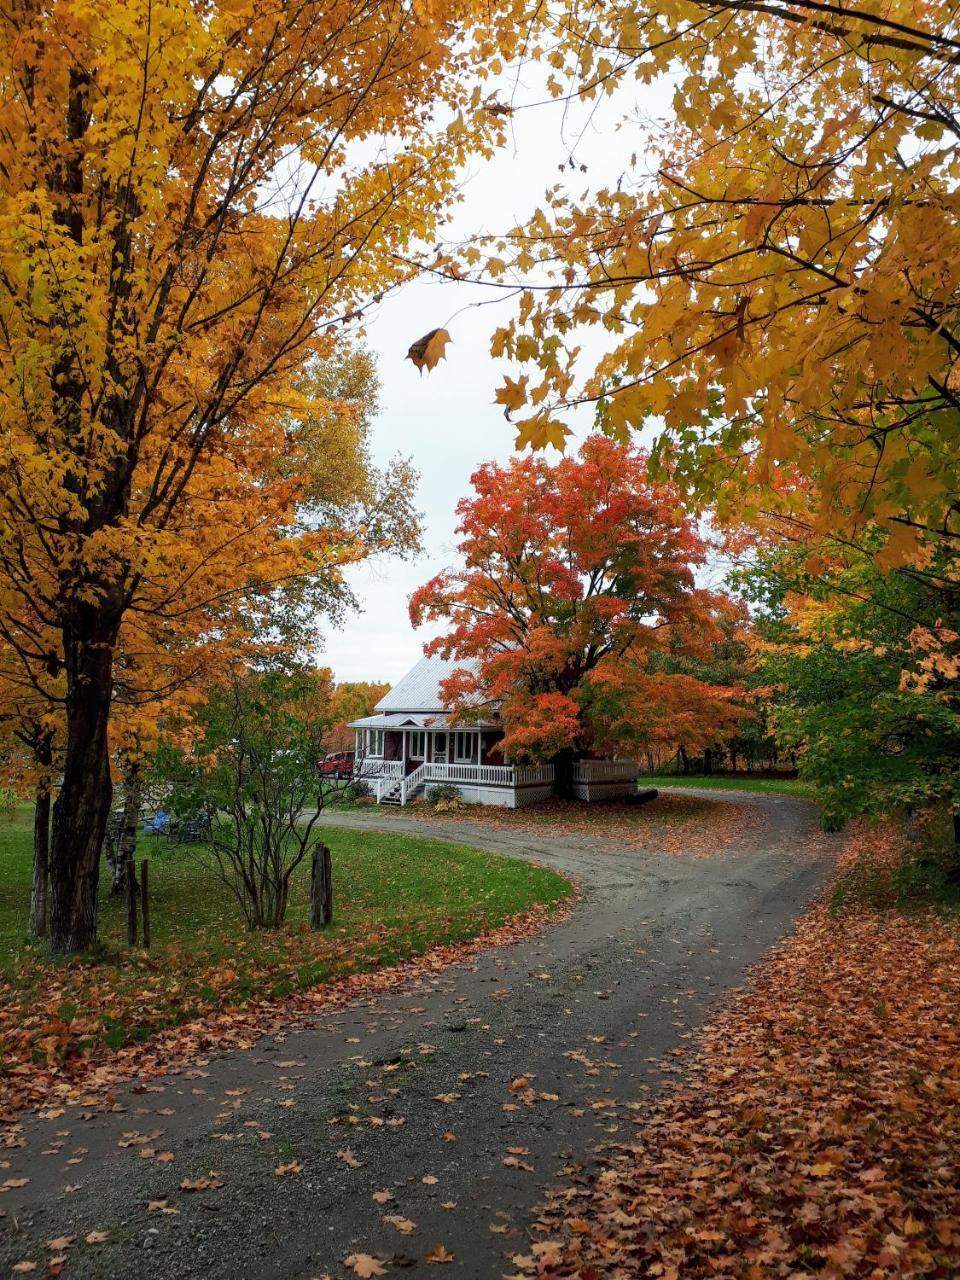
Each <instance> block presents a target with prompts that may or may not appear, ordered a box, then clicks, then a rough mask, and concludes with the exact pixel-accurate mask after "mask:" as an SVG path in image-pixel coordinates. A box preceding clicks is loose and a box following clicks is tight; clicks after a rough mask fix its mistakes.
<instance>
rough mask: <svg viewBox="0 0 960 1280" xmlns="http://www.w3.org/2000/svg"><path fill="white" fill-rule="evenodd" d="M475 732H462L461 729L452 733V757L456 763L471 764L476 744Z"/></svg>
mask: <svg viewBox="0 0 960 1280" xmlns="http://www.w3.org/2000/svg"><path fill="white" fill-rule="evenodd" d="M476 741H477V735H476V734H475V733H464V732H463V730H462V729H460V730H457V732H456V733H455V734H454V735H453V758H454V760H456V761H457V763H458V764H472V763H473V752H474V747H475V745H476Z"/></svg>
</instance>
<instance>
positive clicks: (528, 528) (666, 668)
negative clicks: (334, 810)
mask: <svg viewBox="0 0 960 1280" xmlns="http://www.w3.org/2000/svg"><path fill="white" fill-rule="evenodd" d="M472 484H473V489H474V492H473V494H472V496H469V497H466V498H464V499H462V500H461V502H460V503H459V505H458V507H457V513H458V515H459V517H460V523H459V525H458V527H457V533H458V534H459V537H460V541H459V543H458V546H459V550H460V552H461V555H462V557H463V561H464V565H463V568H462V569H459V570H448V571H445V572H443V573H440V574H437V575H436V576H435V577H434V578H432V579H431V580H430V581H429V582H427V583H425V584H424V585H423V586H422V587H420V588H419V590H418V591H416V592H415V593H414V594H413V596H412V597H411V600H410V617H411V620H412V622H413V624H414V626H419V625H420V624H421V623H423V622H425V621H428V620H438V619H442V620H446V621H447V622H449V623H450V627H449V629H448V631H447V632H446V634H444V635H443V636H441V637H439V638H438V639H436V640H434V641H432V642H431V643H430V644H429V645H428V646H427V652H429V653H440V654H442V655H443V656H445V657H448V658H454V659H459V660H462V661H464V662H465V663H467V665H464V666H463V667H462V668H460V669H458V670H457V671H456V672H455V673H454V675H453V676H451V677H450V678H449V679H448V680H447V681H446V682H445V686H444V689H445V693H446V696H447V698H448V699H449V701H450V705H451V706H452V707H453V708H454V709H455V711H456V714H457V717H458V719H460V720H469V719H471V718H479V717H481V716H483V717H489V715H490V714H491V712H492V711H493V710H494V709H495V710H496V713H497V714H499V715H500V717H501V718H502V722H503V726H504V730H505V737H504V741H503V750H504V753H505V755H506V756H507V757H508V758H509V759H513V760H518V761H523V760H545V759H553V760H554V762H555V764H557V766H558V768H557V778H558V789H559V790H560V791H561V793H563V792H565V791H566V790H567V789H568V785H569V784H568V782H565V781H564V780H565V779H569V778H570V776H571V775H572V769H567V768H565V767H564V766H565V765H571V766H572V763H573V761H574V760H575V759H576V758H577V757H578V756H584V755H591V754H594V755H597V754H604V755H610V754H616V753H622V754H629V753H632V752H636V751H637V750H640V749H643V748H650V747H652V746H654V745H657V746H660V747H663V746H667V745H673V746H679V745H681V744H682V745H683V746H685V747H686V748H687V749H688V750H693V751H696V750H700V749H702V748H703V746H705V745H708V744H709V743H710V742H712V741H713V740H715V739H716V738H717V737H720V736H722V735H723V734H724V733H726V732H729V731H730V729H732V727H733V726H734V724H735V723H736V722H737V720H738V719H740V718H741V717H742V716H743V715H744V714H746V713H745V711H744V709H743V708H742V707H741V706H739V705H737V701H736V699H737V695H738V693H739V690H738V689H736V688H731V687H729V686H724V687H721V686H716V685H712V684H708V683H706V682H705V681H703V680H699V679H697V678H696V677H694V676H691V675H689V674H686V673H679V672H678V673H671V670H670V665H671V664H670V660H671V658H672V657H673V658H675V657H678V656H681V655H682V656H684V657H700V656H702V657H704V658H706V657H708V656H709V653H710V650H711V647H712V646H713V645H715V644H716V643H718V642H719V641H720V639H721V636H722V632H721V625H720V624H721V621H722V620H723V619H724V618H727V619H729V617H730V614H731V611H732V610H733V608H734V606H733V602H732V601H731V600H730V599H729V597H727V596H724V595H721V594H718V593H716V592H713V591H709V590H705V589H704V588H702V587H698V586H697V584H696V581H695V578H694V569H695V568H696V567H697V566H698V565H702V564H703V563H704V561H705V559H706V555H707V543H706V540H705V539H704V537H703V536H702V534H701V533H700V531H699V530H698V528H697V525H696V523H695V521H694V520H693V519H692V518H691V517H690V516H689V515H688V514H686V513H685V511H684V509H683V506H682V502H681V498H680V495H679V493H678V491H677V490H676V488H675V487H674V486H673V485H672V484H671V483H669V482H664V481H660V480H655V479H653V478H652V477H651V476H650V475H649V474H648V470H647V458H646V455H645V453H644V452H643V451H642V450H639V449H636V448H631V447H628V446H626V445H623V444H619V443H617V442H616V441H613V440H610V439H608V438H607V437H605V436H599V435H595V436H591V437H590V438H589V439H588V440H587V441H586V442H585V443H584V445H583V447H582V448H581V450H580V453H579V456H577V457H573V456H568V457H565V458H563V459H562V460H561V461H560V462H558V463H556V464H555V465H550V464H549V463H548V462H546V461H544V459H543V458H542V457H540V456H524V457H518V458H515V459H513V460H512V461H511V462H510V463H509V464H508V465H507V466H498V465H497V464H495V463H487V464H485V465H484V466H482V467H480V468H479V470H477V471H476V472H475V473H474V475H473V476H472Z"/></svg>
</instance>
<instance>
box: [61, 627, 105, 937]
mask: <svg viewBox="0 0 960 1280" xmlns="http://www.w3.org/2000/svg"><path fill="white" fill-rule="evenodd" d="M105 612H106V611H105V610H103V609H102V606H98V605H96V604H92V605H91V604H81V605H78V606H77V607H76V609H75V610H73V611H71V613H72V616H71V618H70V620H69V622H68V623H67V624H66V625H65V626H64V658H65V667H66V673H67V743H66V751H65V753H64V766H63V782H62V783H61V786H60V794H59V795H58V797H57V801H56V803H55V804H54V806H53V839H52V842H51V848H50V890H51V895H50V908H51V910H50V950H51V951H52V952H53V953H54V954H60V953H64V952H76V951H86V950H87V949H88V948H89V947H92V946H93V944H94V943H95V942H96V940H97V882H98V880H99V871H100V849H101V846H102V845H103V837H104V833H105V830H106V825H107V817H108V816H109V813H110V801H111V797H112V786H111V782H110V757H109V752H108V744H107V724H108V720H109V716H110V696H111V693H112V688H113V644H114V641H115V639H116V632H117V627H116V625H113V626H111V625H108V622H107V619H106V618H105V616H104V615H105Z"/></svg>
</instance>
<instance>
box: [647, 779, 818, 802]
mask: <svg viewBox="0 0 960 1280" xmlns="http://www.w3.org/2000/svg"><path fill="white" fill-rule="evenodd" d="M638 785H639V786H640V787H641V788H643V787H699V788H701V789H703V790H708V791H761V792H766V793H768V794H770V795H783V796H804V797H807V798H812V797H813V788H812V787H811V786H810V785H809V783H806V782H801V781H800V779H799V778H753V777H751V776H750V775H749V774H743V775H742V776H741V777H734V778H731V777H724V776H723V775H722V774H711V775H710V776H709V777H703V778H699V777H684V776H683V775H682V774H664V775H661V776H659V777H658V776H641V777H640V778H639V779H638Z"/></svg>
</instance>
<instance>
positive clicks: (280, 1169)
mask: <svg viewBox="0 0 960 1280" xmlns="http://www.w3.org/2000/svg"><path fill="white" fill-rule="evenodd" d="M273 1172H274V1173H275V1174H276V1175H277V1177H278V1178H285V1177H286V1176H287V1174H288V1173H302V1172H303V1165H302V1164H301V1162H300V1161H299V1160H291V1161H290V1163H289V1164H278V1165H277V1167H276V1168H275V1169H274V1171H273Z"/></svg>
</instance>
